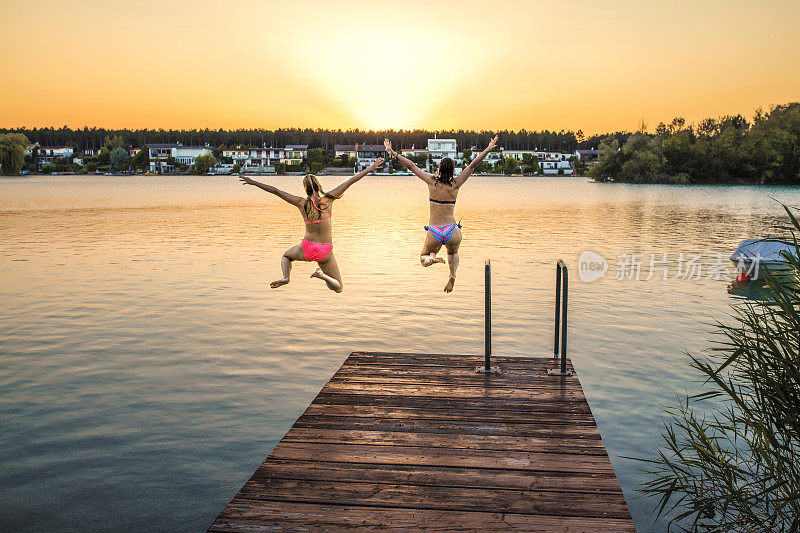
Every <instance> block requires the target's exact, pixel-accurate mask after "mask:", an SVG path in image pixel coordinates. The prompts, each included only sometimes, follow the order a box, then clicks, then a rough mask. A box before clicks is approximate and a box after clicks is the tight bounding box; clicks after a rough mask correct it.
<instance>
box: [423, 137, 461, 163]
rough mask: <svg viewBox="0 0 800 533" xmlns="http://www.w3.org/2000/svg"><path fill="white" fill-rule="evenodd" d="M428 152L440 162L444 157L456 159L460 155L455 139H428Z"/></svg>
mask: <svg viewBox="0 0 800 533" xmlns="http://www.w3.org/2000/svg"><path fill="white" fill-rule="evenodd" d="M428 153H429V154H431V157H433V160H434V161H435V162H436V163H437V164H438V163H439V161H441V160H442V158H443V157H449V158H450V159H453V160H455V159H456V157H457V156H458V149H457V148H456V140H455V139H428Z"/></svg>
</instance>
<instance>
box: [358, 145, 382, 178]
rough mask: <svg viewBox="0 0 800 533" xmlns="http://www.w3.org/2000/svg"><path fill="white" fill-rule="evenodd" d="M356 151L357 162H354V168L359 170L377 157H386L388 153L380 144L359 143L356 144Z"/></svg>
mask: <svg viewBox="0 0 800 533" xmlns="http://www.w3.org/2000/svg"><path fill="white" fill-rule="evenodd" d="M357 147H358V152H356V153H357V157H358V163H356V170H357V171H358V172H361V171H362V170H364V169H365V168H367V167H368V166H370V165H371V164H372V163H374V162H375V161H377V159H378V158H379V157H382V158H384V159H386V158H387V157H388V154H387V153H386V147H385V146H384V145H382V144H359V145H357Z"/></svg>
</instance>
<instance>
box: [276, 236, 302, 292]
mask: <svg viewBox="0 0 800 533" xmlns="http://www.w3.org/2000/svg"><path fill="white" fill-rule="evenodd" d="M304 259H305V256H304V255H303V247H302V246H300V245H299V244H298V245H297V246H293V247H291V248H289V249H288V250H286V251H285V252H283V257H281V271H282V272H283V278H282V279H279V280H276V281H273V282H272V283H270V284H269V286H270V287H272V288H273V289H277V288H278V287H282V286H283V285H286V284H287V283H289V274H290V273H291V272H292V261H302V260H304Z"/></svg>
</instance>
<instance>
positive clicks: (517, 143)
mask: <svg viewBox="0 0 800 533" xmlns="http://www.w3.org/2000/svg"><path fill="white" fill-rule="evenodd" d="M3 133H18V134H22V135H25V137H27V138H28V139H29V140H30V141H31V142H34V143H36V142H38V143H39V144H40V145H42V146H72V147H73V148H74V149H75V151H76V152H84V151H86V150H99V149H101V148H102V147H103V146H105V139H106V138H107V137H109V136H115V135H119V136H120V137H122V139H123V143H124V144H125V145H129V146H131V147H133V148H141V147H144V146H146V145H147V144H155V143H181V144H183V145H184V146H205V145H206V144H208V145H210V146H226V147H236V146H242V147H261V146H265V145H266V146H267V147H279V148H282V147H284V146H286V145H290V144H307V145H308V147H309V148H321V149H323V150H324V151H333V149H334V146H335V145H337V144H355V143H359V144H383V140H384V139H385V138H387V137H388V138H389V139H391V140H392V142H393V143H394V144H395V146H396V147H398V148H411V147H412V146H414V147H416V148H426V147H427V144H428V139H432V138H433V137H434V136H438V137H440V138H447V139H456V141H457V142H458V147H459V149H462V150H463V149H464V148H470V147H472V146H477V147H479V148H481V149H482V148H483V147H484V146H486V145H487V144H488V143H489V140H490V139H491V138H492V137H493V136H494V135H495V134H499V135H500V138H501V139H502V144H503V147H504V148H507V149H512V150H515V149H516V150H530V149H534V148H538V149H547V150H560V151H563V152H572V151H574V150H575V149H576V148H579V147H582V146H584V145H586V146H588V145H590V144H591V143H592V142H594V143H595V144H594V146H596V145H597V142H598V140H599V137H597V136H595V137H590V138H584V136H583V132H581V131H580V130H579V131H577V132H574V131H565V130H561V131H548V130H544V131H527V130H524V129H523V130H520V131H510V130H505V131H485V130H482V131H474V130H442V131H431V130H420V129H417V130H397V131H396V130H381V131H373V130H369V131H365V130H359V129H350V130H328V129H308V128H306V129H301V128H280V129H276V130H266V129H250V130H245V129H240V130H223V129H219V130H211V129H203V130H197V129H194V130H163V129H159V130H151V129H137V130H131V129H107V128H89V127H84V128H82V129H71V128H68V127H66V126H64V127H62V128H52V127H49V128H25V127H20V128H0V134H3Z"/></svg>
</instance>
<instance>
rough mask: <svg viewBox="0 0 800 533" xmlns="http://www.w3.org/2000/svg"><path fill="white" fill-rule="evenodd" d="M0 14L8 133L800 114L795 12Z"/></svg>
mask: <svg viewBox="0 0 800 533" xmlns="http://www.w3.org/2000/svg"><path fill="white" fill-rule="evenodd" d="M0 2H2V12H3V16H2V17H1V18H0V72H2V73H3V81H2V82H1V83H0V127H13V126H57V127H58V126H61V125H64V124H66V125H68V126H71V127H82V126H84V125H89V126H105V127H130V128H137V127H150V128H159V127H163V128H205V127H209V128H228V129H236V128H275V127H281V126H284V127H291V126H300V127H312V128H316V127H320V128H342V129H345V128H351V127H353V128H362V129H370V128H375V129H377V128H395V129H400V128H413V127H420V128H428V129H457V128H464V129H522V128H525V129H528V130H540V129H575V130H577V129H579V128H582V129H583V131H584V132H586V133H593V132H598V131H611V130H618V129H628V130H632V129H636V127H637V126H638V123H639V120H640V119H644V120H645V121H646V123H647V124H648V126H649V129H650V130H653V129H654V128H655V125H656V124H657V123H658V122H659V121H662V120H663V121H669V120H670V119H671V118H672V117H673V116H676V115H681V116H684V117H685V118H686V119H687V120H688V121H690V122H696V121H697V120H698V119H700V118H703V117H705V116H718V115H721V114H727V113H742V114H744V115H746V116H748V117H749V116H751V115H752V113H753V110H754V108H756V107H758V106H762V107H764V108H765V109H766V108H768V107H769V105H770V104H779V103H785V102H788V101H793V100H800V68H798V58H800V32H798V31H797V28H798V27H800V2H798V1H797V0H770V1H768V2H764V1H760V2H754V1H739V0H726V1H717V0H699V1H698V0H693V1H691V2H690V1H684V0H673V1H649V2H647V1H641V0H640V1H637V2H628V1H614V0H608V1H605V2H598V1H596V0H592V1H583V0H572V1H570V0H566V1H561V2H556V1H551V2H546V1H535V0H533V1H531V0H528V1H503V0H499V1H495V2H486V1H481V2H473V1H464V0H459V1H450V0H435V1H430V0H429V1H425V2H422V1H417V0H409V1H404V2H375V1H372V2H330V1H324V0H294V1H285V0H283V1H281V2H273V1H265V0H260V1H259V0H229V1H225V2H222V1H220V2H211V1H203V0H192V1H183V0H176V1H169V0H164V1H155V0H140V1H138V2H120V1H118V0H117V1H115V0H75V1H73V2H64V1H63V0H40V1H39V2H36V3H34V4H30V3H29V2H23V1H22V0H0Z"/></svg>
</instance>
